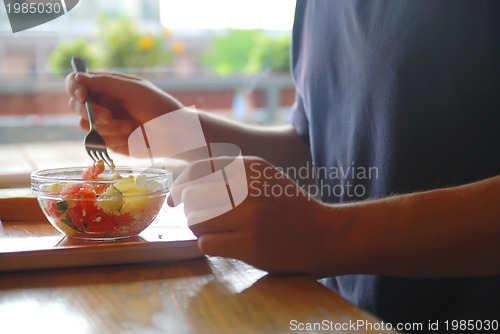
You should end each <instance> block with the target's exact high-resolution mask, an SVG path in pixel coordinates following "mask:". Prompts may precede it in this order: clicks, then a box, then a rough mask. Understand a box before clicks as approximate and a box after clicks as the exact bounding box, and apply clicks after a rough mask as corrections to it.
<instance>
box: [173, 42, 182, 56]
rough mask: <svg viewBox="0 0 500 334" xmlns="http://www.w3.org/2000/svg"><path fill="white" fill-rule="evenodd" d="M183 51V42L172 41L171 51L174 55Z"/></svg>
mask: <svg viewBox="0 0 500 334" xmlns="http://www.w3.org/2000/svg"><path fill="white" fill-rule="evenodd" d="M183 51H184V43H182V42H181V41H175V42H173V43H172V52H173V53H174V54H176V55H178V54H181V53H182V52H183Z"/></svg>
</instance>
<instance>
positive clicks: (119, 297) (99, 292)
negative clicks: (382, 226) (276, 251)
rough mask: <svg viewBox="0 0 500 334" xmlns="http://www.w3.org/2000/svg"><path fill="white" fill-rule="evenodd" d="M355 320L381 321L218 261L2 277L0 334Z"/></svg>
mask: <svg viewBox="0 0 500 334" xmlns="http://www.w3.org/2000/svg"><path fill="white" fill-rule="evenodd" d="M358 320H360V321H366V322H371V323H380V320H377V319H376V318H374V317H372V316H370V315H368V314H367V313H365V312H362V311H361V310H359V309H358V308H356V307H354V306H352V305H351V304H349V303H348V302H346V301H345V300H343V299H341V298H340V297H339V296H337V295H336V294H335V293H333V292H332V291H330V290H328V289H327V288H325V287H324V286H322V285H321V284H320V283H318V282H317V281H316V280H314V279H313V278H311V277H307V276H288V277H271V276H269V275H266V273H265V272H263V271H261V270H257V269H255V268H253V267H251V266H249V265H246V264H245V263H243V262H241V261H237V260H233V259H225V258H219V257H203V258H199V259H195V260H190V261H181V262H171V263H153V264H135V265H115V266H104V267H89V268H75V269H53V270H39V271H31V272H10V273H2V274H1V275H0V332H1V333H49V332H50V333H141V334H142V333H288V332H293V330H292V329H295V328H297V329H298V328H299V327H298V326H301V324H302V325H304V326H306V325H307V324H308V323H309V324H312V323H318V322H320V323H321V322H323V321H324V322H325V323H330V322H331V323H330V324H331V325H330V326H335V324H336V323H338V324H343V323H346V324H347V323H349V322H356V321H358ZM294 321H296V322H294ZM295 324H296V325H295ZM337 326H338V325H337ZM333 328H334V327H333ZM299 332H319V331H299ZM331 332H338V333H355V332H360V333H362V332H364V331H349V330H345V331H344V330H340V331H335V330H333V331H331ZM374 332H377V331H374Z"/></svg>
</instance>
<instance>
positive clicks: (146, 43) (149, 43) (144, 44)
mask: <svg viewBox="0 0 500 334" xmlns="http://www.w3.org/2000/svg"><path fill="white" fill-rule="evenodd" d="M137 45H139V48H140V49H142V50H151V49H152V48H153V47H154V46H155V39H154V38H153V37H152V36H151V35H146V36H141V37H139V40H138V41H137Z"/></svg>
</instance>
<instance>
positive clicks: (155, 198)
mask: <svg viewBox="0 0 500 334" xmlns="http://www.w3.org/2000/svg"><path fill="white" fill-rule="evenodd" d="M86 170H87V168H84V167H75V168H58V169H46V170H39V171H36V172H33V173H32V174H31V189H32V190H33V193H34V194H35V195H36V197H37V198H38V203H39V204H40V207H41V208H42V211H43V212H44V214H45V216H46V217H47V219H48V220H49V222H50V223H51V224H52V225H53V226H54V227H55V228H56V229H58V230H59V231H60V232H62V233H63V234H65V235H66V236H68V237H70V238H77V239H94V240H95V239H97V240H113V239H121V238H128V237H132V236H135V235H137V234H139V233H141V232H142V231H143V230H144V229H145V228H146V227H148V226H149V225H150V224H151V223H152V222H153V220H154V219H155V217H156V216H157V215H158V212H159V211H160V209H161V207H162V205H163V203H164V201H165V197H166V196H167V194H168V192H169V191H170V187H171V185H172V173H171V172H170V171H167V170H163V169H153V168H148V169H146V168H135V167H133V168H132V167H116V168H115V169H114V170H105V171H104V172H102V173H101V174H99V179H91V180H87V179H82V175H83V173H84V172H85V171H86Z"/></svg>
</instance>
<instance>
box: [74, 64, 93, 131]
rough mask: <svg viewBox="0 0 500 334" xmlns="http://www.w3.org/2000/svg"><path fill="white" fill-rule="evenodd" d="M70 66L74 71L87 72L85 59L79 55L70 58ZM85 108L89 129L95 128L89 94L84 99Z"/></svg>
mask: <svg viewBox="0 0 500 334" xmlns="http://www.w3.org/2000/svg"><path fill="white" fill-rule="evenodd" d="M71 66H72V67H73V70H75V72H82V73H88V66H87V62H86V61H85V59H83V58H80V57H73V58H71ZM85 109H87V116H88V118H89V125H90V130H93V129H95V128H96V125H95V117H94V109H93V108H92V101H91V100H90V96H89V94H87V99H86V100H85Z"/></svg>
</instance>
